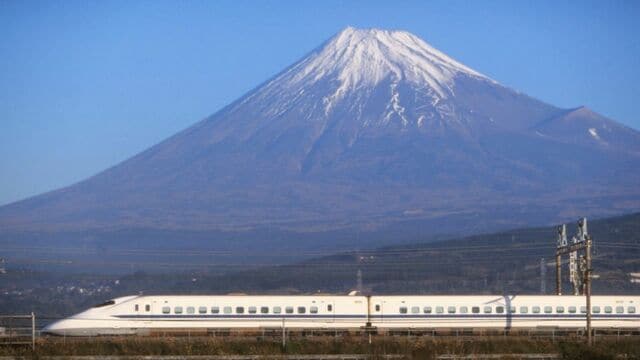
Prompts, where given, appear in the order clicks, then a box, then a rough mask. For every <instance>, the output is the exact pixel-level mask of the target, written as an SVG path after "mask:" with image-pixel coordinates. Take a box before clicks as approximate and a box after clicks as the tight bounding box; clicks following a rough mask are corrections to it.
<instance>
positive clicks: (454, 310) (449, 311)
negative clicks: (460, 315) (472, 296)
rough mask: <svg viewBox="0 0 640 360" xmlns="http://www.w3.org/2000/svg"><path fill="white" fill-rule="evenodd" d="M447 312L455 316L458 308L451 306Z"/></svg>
mask: <svg viewBox="0 0 640 360" xmlns="http://www.w3.org/2000/svg"><path fill="white" fill-rule="evenodd" d="M447 312H448V313H449V314H455V313H456V307H455V306H449V307H447Z"/></svg>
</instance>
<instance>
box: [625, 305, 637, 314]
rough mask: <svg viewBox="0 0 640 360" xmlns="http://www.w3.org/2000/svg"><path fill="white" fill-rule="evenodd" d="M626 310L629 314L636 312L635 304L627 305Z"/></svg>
mask: <svg viewBox="0 0 640 360" xmlns="http://www.w3.org/2000/svg"><path fill="white" fill-rule="evenodd" d="M627 312H628V313H629V314H635V313H636V307H635V306H629V307H627Z"/></svg>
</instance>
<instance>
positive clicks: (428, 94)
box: [0, 28, 640, 246]
mask: <svg viewBox="0 0 640 360" xmlns="http://www.w3.org/2000/svg"><path fill="white" fill-rule="evenodd" d="M639 146H640V133H638V132H637V131H635V130H633V129H629V128H626V127H624V126H621V125H619V124H616V123H615V122H613V121H611V120H608V119H606V118H604V117H602V116H600V115H598V114H595V113H593V112H591V111H589V110H588V109H586V108H579V109H574V110H566V109H559V108H557V107H554V106H552V105H548V104H545V103H543V102H540V101H538V100H535V99H533V98H530V97H528V96H526V95H524V94H521V93H518V92H516V91H513V90H511V89H509V88H506V87H504V86H502V85H500V84H499V83H497V82H496V81H494V80H492V79H490V78H488V77H486V76H484V75H482V74H481V73H479V72H477V71H475V70H472V69H470V68H469V67H467V66H465V65H462V64H461V63H459V62H457V61H455V60H453V59H451V58H449V57H448V56H446V55H445V54H443V53H441V52H439V51H438V50H436V49H434V48H433V47H431V46H430V45H428V44H426V43H425V42H424V41H422V40H421V39H419V38H417V37H415V36H413V35H411V34H409V33H407V32H403V31H383V30H376V29H365V30H361V29H353V28H347V29H345V30H343V31H342V32H340V33H339V34H337V35H336V36H334V37H333V38H331V39H329V40H328V41H327V42H326V43H325V44H323V45H322V46H320V47H319V48H317V49H316V50H314V51H312V52H311V53H310V54H309V55H307V56H306V57H305V58H303V59H301V60H300V61H298V62H297V63H295V64H293V65H292V66H290V67H289V68H287V69H285V70H284V71H283V72H281V73H280V74H278V75H276V76H275V77H274V78H272V79H271V80H269V81H267V82H266V83H264V84H262V85H261V86H259V87H258V88H256V89H254V90H253V91H251V92H250V93H248V94H247V95H245V96H243V97H242V98H240V99H238V100H237V101H236V102H234V103H232V104H230V105H229V106H227V107H226V108H224V109H222V110H220V111H219V112H217V113H216V114H214V115H212V116H211V117H209V118H206V119H204V120H202V121H200V122H198V123H197V124H195V125H193V126H192V127H190V128H188V129H186V130H184V131H182V132H180V133H178V134H176V135H174V136H172V137H171V138H169V139H167V140H165V141H163V142H162V143H160V144H158V145H155V146H153V147H151V148H150V149H148V150H146V151H144V152H142V153H140V154H138V155H136V156H134V157H133V158H131V159H129V160H127V161H125V162H123V163H121V164H119V165H117V166H115V167H113V168H111V169H108V170H106V171H104V172H102V173H100V174H98V175H96V176H94V177H92V178H90V179H87V180H85V181H83V182H80V183H78V184H75V185H73V186H70V187H68V188H64V189H61V190H57V191H54V192H51V193H47V194H44V195H41V196H36V197H34V198H31V199H27V200H24V201H21V202H17V203H14V204H11V205H8V206H4V207H2V208H0V228H2V229H3V230H0V238H2V234H11V236H13V235H15V234H20V233H23V232H25V231H27V232H30V231H42V232H65V231H66V232H74V231H92V230H96V231H97V230H100V231H109V230H110V229H118V230H122V229H156V230H157V229H165V230H190V231H191V230H196V231H218V230H221V231H231V232H235V231H245V230H256V231H259V230H260V229H262V228H265V227H269V228H273V229H280V230H284V231H294V232H313V231H326V230H332V229H351V230H352V231H356V232H357V231H362V230H365V231H375V230H376V229H381V228H385V227H393V226H402V225H398V224H404V223H406V222H410V223H411V224H413V225H414V226H415V229H414V233H416V234H425V233H427V234H434V233H451V232H469V231H473V230H478V229H483V230H491V229H497V228H500V227H504V226H507V224H508V226H514V225H525V224H541V223H548V222H550V221H557V220H560V219H564V218H567V217H575V216H577V215H601V216H604V215H609V214H618V213H624V212H627V211H630V210H635V209H638V208H639V207H640V189H639V188H638V186H637V185H638V184H639V183H640V170H639V169H640V152H639V151H638V149H639ZM416 224H418V225H416ZM420 224H422V225H420ZM425 225H428V226H429V228H426V229H425V228H424V226H425ZM7 236H8V235H7ZM253 238H254V240H255V242H256V243H261V242H263V243H264V242H267V243H268V242H269V239H264V238H261V239H258V238H260V236H253ZM180 240H181V239H180V237H178V238H176V239H175V241H176V242H179V241H180ZM362 245H363V246H367V244H362Z"/></svg>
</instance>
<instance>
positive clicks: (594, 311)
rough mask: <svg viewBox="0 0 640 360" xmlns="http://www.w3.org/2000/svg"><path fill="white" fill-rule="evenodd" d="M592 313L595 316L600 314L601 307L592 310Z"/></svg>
mask: <svg viewBox="0 0 640 360" xmlns="http://www.w3.org/2000/svg"><path fill="white" fill-rule="evenodd" d="M591 312H592V313H594V314H600V306H594V307H592V308H591Z"/></svg>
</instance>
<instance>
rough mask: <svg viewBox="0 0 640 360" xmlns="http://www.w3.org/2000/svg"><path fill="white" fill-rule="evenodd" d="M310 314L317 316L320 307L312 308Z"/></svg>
mask: <svg viewBox="0 0 640 360" xmlns="http://www.w3.org/2000/svg"><path fill="white" fill-rule="evenodd" d="M309 312H310V313H312V314H317V313H318V307H317V306H312V307H310V308H309Z"/></svg>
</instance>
